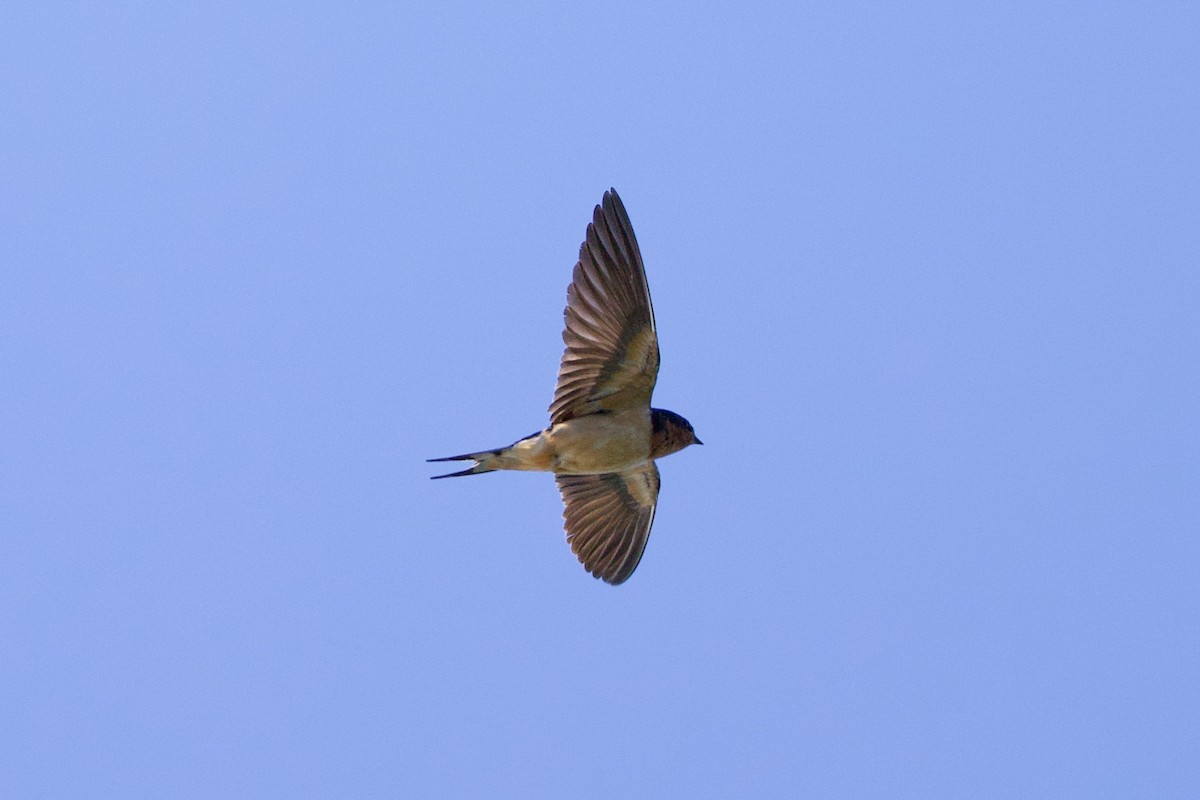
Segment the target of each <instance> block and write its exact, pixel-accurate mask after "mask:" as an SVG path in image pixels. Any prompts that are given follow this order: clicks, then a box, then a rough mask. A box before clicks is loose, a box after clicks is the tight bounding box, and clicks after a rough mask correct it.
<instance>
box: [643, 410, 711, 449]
mask: <svg viewBox="0 0 1200 800" xmlns="http://www.w3.org/2000/svg"><path fill="white" fill-rule="evenodd" d="M650 426H651V433H650V457H651V458H661V457H663V456H667V455H670V454H671V453H677V452H679V451H680V450H682V449H683V448H685V447H687V446H688V445H692V444H704V442H702V441H700V439H699V438H697V436H696V431H695V430H694V429H693V428H692V423H690V422H688V421H687V420H686V419H684V418H683V417H681V416H679V415H678V414H676V413H675V412H674V411H666V410H664V409H661V408H652V409H650Z"/></svg>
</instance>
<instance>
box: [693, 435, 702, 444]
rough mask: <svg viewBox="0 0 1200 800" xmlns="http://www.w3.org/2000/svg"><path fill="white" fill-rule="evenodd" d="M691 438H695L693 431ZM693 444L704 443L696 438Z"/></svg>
mask: <svg viewBox="0 0 1200 800" xmlns="http://www.w3.org/2000/svg"><path fill="white" fill-rule="evenodd" d="M692 438H693V439H696V434H694V433H693V434H692ZM693 444H704V442H702V441H700V440H699V439H696V441H694V442H693Z"/></svg>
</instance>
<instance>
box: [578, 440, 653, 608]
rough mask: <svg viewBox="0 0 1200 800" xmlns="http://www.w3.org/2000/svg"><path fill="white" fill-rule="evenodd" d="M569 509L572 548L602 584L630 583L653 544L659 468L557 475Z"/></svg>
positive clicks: (651, 465) (643, 467) (649, 466)
mask: <svg viewBox="0 0 1200 800" xmlns="http://www.w3.org/2000/svg"><path fill="white" fill-rule="evenodd" d="M555 479H556V480H557V481H558V490H559V491H560V492H561V493H562V498H563V503H564V505H565V506H566V509H565V510H564V511H563V519H564V520H565V522H566V526H565V527H566V529H567V543H568V544H570V545H571V551H572V552H573V553H575V557H576V558H578V559H579V562H580V563H581V564H583V566H584V569H586V570H587V571H588V572H590V573H592V574H593V575H595V576H596V577H597V578H602V579H603V580H605V581H607V582H608V583H611V584H613V585H616V584H618V583H624V582H625V580H626V579H628V578H629V576H630V575H632V574H633V571H634V570H635V569H637V565H638V562H639V561H641V560H642V551H644V550H645V549H646V541H647V540H648V539H649V538H650V526H651V525H652V524H654V507H655V506H656V505H657V504H658V487H659V478H658V467H656V466H655V465H654V462H653V461H648V462H646V463H645V464H643V465H642V466H640V467H638V468H637V469H632V470H629V471H627V472H609V473H605V474H603V475H557V476H555Z"/></svg>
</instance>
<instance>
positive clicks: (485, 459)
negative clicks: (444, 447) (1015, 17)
mask: <svg viewBox="0 0 1200 800" xmlns="http://www.w3.org/2000/svg"><path fill="white" fill-rule="evenodd" d="M502 452H504V448H503V447H502V448H500V449H499V450H481V451H480V452H478V453H464V454H462V455H461V456H447V457H446V458H428V459H425V460H426V461H429V462H434V461H474V462H475V463H474V464H472V465H471V467H470V468H469V469H464V470H462V471H461V472H449V473H447V474H445V475H434V476H433V477H432V478H431V480H435V481H436V480H437V479H439V478H458V477H461V476H463V475H482V474H483V473H485V472H495V471H496V470H497V467H494V466H492V462H493V461H494V460H495V458H496V456H498V455H500V453H502Z"/></svg>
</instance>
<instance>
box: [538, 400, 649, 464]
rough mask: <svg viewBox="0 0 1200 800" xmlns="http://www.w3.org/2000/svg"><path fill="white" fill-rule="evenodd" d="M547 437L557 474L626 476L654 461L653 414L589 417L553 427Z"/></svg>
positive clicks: (638, 412)
mask: <svg viewBox="0 0 1200 800" xmlns="http://www.w3.org/2000/svg"><path fill="white" fill-rule="evenodd" d="M546 436H547V438H548V439H549V444H550V446H551V447H552V449H553V451H554V471H555V472H559V473H571V474H577V475H586V474H600V473H605V472H623V471H624V470H627V469H631V468H633V467H636V466H638V465H640V464H644V463H645V462H646V460H647V459H648V458H649V457H650V411H649V409H645V410H641V411H615V412H610V413H606V414H588V415H587V416H584V417H576V418H575V419H571V420H567V421H566V422H560V423H558V424H557V425H554V426H552V427H551V428H550V430H549V431H547V432H546Z"/></svg>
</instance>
